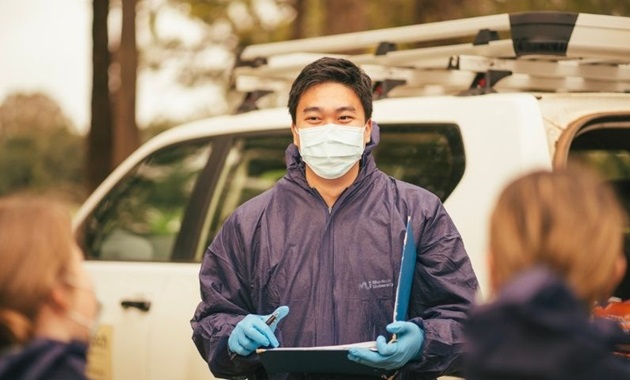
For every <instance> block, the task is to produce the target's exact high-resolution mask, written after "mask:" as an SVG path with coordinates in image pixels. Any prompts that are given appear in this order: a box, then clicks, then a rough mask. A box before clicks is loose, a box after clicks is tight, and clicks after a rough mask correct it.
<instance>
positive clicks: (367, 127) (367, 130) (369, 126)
mask: <svg viewBox="0 0 630 380" xmlns="http://www.w3.org/2000/svg"><path fill="white" fill-rule="evenodd" d="M371 139H372V119H371V118H370V119H368V121H367V123H365V134H364V135H363V142H364V143H365V144H366V145H367V143H369V142H370V140H371Z"/></svg>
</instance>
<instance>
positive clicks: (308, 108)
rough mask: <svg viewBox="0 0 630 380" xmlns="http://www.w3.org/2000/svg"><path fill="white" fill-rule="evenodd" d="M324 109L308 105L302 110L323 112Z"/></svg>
mask: <svg viewBox="0 0 630 380" xmlns="http://www.w3.org/2000/svg"><path fill="white" fill-rule="evenodd" d="M321 111H322V109H321V107H306V108H304V109H303V110H302V112H304V113H306V112H321Z"/></svg>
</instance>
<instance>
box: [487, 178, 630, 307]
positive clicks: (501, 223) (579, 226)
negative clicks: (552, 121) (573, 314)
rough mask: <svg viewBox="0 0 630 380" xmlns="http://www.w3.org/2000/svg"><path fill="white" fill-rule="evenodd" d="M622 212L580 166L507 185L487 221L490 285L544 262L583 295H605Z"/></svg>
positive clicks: (617, 252)
mask: <svg viewBox="0 0 630 380" xmlns="http://www.w3.org/2000/svg"><path fill="white" fill-rule="evenodd" d="M625 224H626V215H625V212H624V210H623V209H622V208H621V206H620V203H619V201H618V199H617V197H616V195H615V193H614V190H613V189H612V187H611V186H610V185H608V184H607V183H606V182H604V181H603V180H602V179H601V178H599V176H598V175H596V174H595V173H594V172H592V171H590V170H586V169H585V168H584V167H580V168H575V169H564V170H559V171H555V172H553V173H552V172H547V171H538V172H534V173H530V174H528V175H525V176H523V177H521V178H519V179H517V180H516V181H514V182H512V183H511V184H510V185H508V186H507V187H506V188H505V189H504V190H503V192H502V194H501V195H500V197H499V199H498V201H497V204H496V206H495V209H494V212H493V213H492V217H491V221H490V255H491V259H492V285H493V287H494V288H495V290H496V289H500V288H501V287H502V286H503V285H504V284H505V283H506V282H507V281H509V280H510V279H511V278H512V277H513V276H514V275H516V274H517V273H518V272H520V271H522V270H524V269H527V268H529V267H532V266H535V265H539V264H542V265H545V266H546V267H547V268H549V269H551V270H553V271H554V272H556V273H557V274H558V275H559V276H560V277H561V278H563V279H565V281H566V282H567V284H568V285H569V287H570V288H572V289H573V291H574V292H575V293H576V295H577V296H578V297H579V298H580V299H582V300H583V301H585V302H587V303H588V304H591V303H592V302H594V301H596V300H599V299H602V298H605V297H608V296H610V294H606V293H607V292H610V291H612V289H611V282H612V280H611V278H612V277H613V273H614V271H615V265H616V263H617V260H619V258H620V256H621V255H623V229H624V226H625Z"/></svg>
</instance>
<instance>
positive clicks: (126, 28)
mask: <svg viewBox="0 0 630 380" xmlns="http://www.w3.org/2000/svg"><path fill="white" fill-rule="evenodd" d="M122 18H123V20H122V32H121V37H120V46H119V47H118V52H117V54H116V58H117V63H118V68H119V74H120V78H119V81H118V83H119V84H120V86H119V87H118V89H116V93H115V97H114V99H115V103H114V150H113V165H114V166H117V165H119V164H120V163H121V162H122V161H123V160H124V159H125V158H127V156H129V155H130V154H131V153H132V152H133V151H134V150H135V149H136V148H137V147H138V145H139V144H140V138H139V133H138V127H137V125H136V82H137V70H138V50H137V47H136V0H123V1H122Z"/></svg>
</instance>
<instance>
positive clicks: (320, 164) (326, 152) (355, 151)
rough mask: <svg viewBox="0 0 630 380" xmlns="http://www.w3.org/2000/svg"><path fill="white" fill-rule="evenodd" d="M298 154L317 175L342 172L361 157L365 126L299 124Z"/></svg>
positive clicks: (334, 174) (326, 176)
mask: <svg viewBox="0 0 630 380" xmlns="http://www.w3.org/2000/svg"><path fill="white" fill-rule="evenodd" d="M297 133H298V135H299V136H300V155H301V156H302V159H303V160H304V162H306V164H307V165H308V166H309V167H310V168H311V170H313V171H314V172H315V174H317V175H318V176H320V177H322V178H326V179H335V178H339V177H341V176H342V175H344V174H346V173H347V172H348V171H349V170H350V168H352V166H353V165H354V164H356V163H357V161H359V160H360V159H361V155H362V154H363V150H364V149H365V143H364V142H363V135H364V133H365V126H363V127H348V126H343V125H337V124H326V125H323V126H320V127H308V128H299V129H298V130H297Z"/></svg>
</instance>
